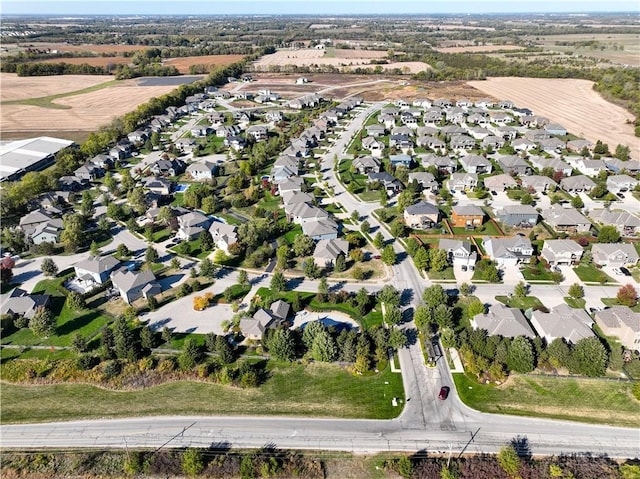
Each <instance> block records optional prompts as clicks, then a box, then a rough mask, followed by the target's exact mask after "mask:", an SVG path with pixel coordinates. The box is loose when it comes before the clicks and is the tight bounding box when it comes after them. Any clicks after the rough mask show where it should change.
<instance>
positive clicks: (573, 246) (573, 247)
mask: <svg viewBox="0 0 640 479" xmlns="http://www.w3.org/2000/svg"><path fill="white" fill-rule="evenodd" d="M582 253H583V249H582V246H580V245H579V244H578V243H576V242H575V241H573V240H571V239H555V240H554V239H548V240H545V241H544V246H543V247H542V251H541V252H540V256H541V257H542V258H543V259H544V260H545V261H547V263H549V264H550V265H552V266H553V265H561V264H564V265H574V264H578V263H579V262H580V259H581V258H582Z"/></svg>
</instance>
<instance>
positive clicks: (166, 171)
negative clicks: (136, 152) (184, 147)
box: [149, 158, 186, 176]
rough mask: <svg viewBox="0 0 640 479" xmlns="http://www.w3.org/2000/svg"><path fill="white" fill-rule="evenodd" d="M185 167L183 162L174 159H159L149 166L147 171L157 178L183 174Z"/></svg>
mask: <svg viewBox="0 0 640 479" xmlns="http://www.w3.org/2000/svg"><path fill="white" fill-rule="evenodd" d="M185 169H186V165H185V163H184V161H182V160H178V159H176V158H174V159H166V160H165V159H161V160H158V161H156V162H155V163H153V164H152V165H151V167H150V168H149V171H151V173H153V174H154V175H157V176H160V175H162V176H178V175H181V174H182V173H184V170H185Z"/></svg>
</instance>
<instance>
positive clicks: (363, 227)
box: [360, 220, 371, 234]
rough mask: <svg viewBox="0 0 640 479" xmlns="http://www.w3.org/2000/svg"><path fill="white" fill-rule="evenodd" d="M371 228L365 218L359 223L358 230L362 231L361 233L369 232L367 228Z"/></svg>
mask: <svg viewBox="0 0 640 479" xmlns="http://www.w3.org/2000/svg"><path fill="white" fill-rule="evenodd" d="M370 229H371V225H370V224H369V222H368V221H367V220H364V221H363V222H362V224H360V231H362V232H363V233H365V234H366V233H369V230H370Z"/></svg>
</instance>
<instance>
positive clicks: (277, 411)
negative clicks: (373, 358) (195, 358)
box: [0, 362, 404, 424]
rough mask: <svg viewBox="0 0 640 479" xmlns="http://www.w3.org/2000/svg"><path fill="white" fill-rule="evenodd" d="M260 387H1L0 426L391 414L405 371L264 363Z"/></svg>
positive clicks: (193, 384) (395, 412)
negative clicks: (363, 372)
mask: <svg viewBox="0 0 640 479" xmlns="http://www.w3.org/2000/svg"><path fill="white" fill-rule="evenodd" d="M267 373H268V378H267V380H266V381H265V383H264V384H263V385H262V386H260V387H259V388H250V389H240V388H235V387H231V386H223V385H218V384H211V383H202V382H186V381H182V382H175V383H168V384H163V385H160V386H155V387H152V388H148V389H143V390H137V391H111V390H105V389H101V388H98V387H94V386H88V385H80V384H57V385H37V386H23V385H15V384H8V383H3V384H2V387H1V388H0V402H1V403H2V409H1V410H0V420H1V421H2V423H4V424H6V423H16V422H46V421H61V420H71V419H80V418H116V417H131V416H153V415H200V414H201V415H217V414H225V415H230V414H236V415H252V414H253V415H258V414H261V415H265V414H266V415H285V416H296V415H297V416H301V415H304V416H314V417H343V418H367V419H388V418H393V417H396V416H397V415H399V414H400V412H401V411H402V407H401V406H398V407H393V406H392V405H391V399H392V398H393V397H396V398H404V393H403V389H402V376H401V375H400V374H397V373H391V372H390V370H389V368H388V367H387V369H385V370H384V371H382V372H381V373H379V374H376V375H373V376H358V377H356V376H354V375H353V374H351V373H350V372H348V371H346V370H344V369H342V368H340V367H338V366H333V365H326V364H309V365H302V364H282V363H273V362H272V363H269V365H268V369H267ZM385 382H387V383H388V384H385Z"/></svg>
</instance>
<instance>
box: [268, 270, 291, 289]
mask: <svg viewBox="0 0 640 479" xmlns="http://www.w3.org/2000/svg"><path fill="white" fill-rule="evenodd" d="M269 286H270V288H271V291H273V292H274V293H280V292H282V291H285V290H286V289H287V280H286V279H285V277H284V274H282V271H280V270H278V271H276V272H275V273H273V276H272V277H271V283H270V285H269Z"/></svg>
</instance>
